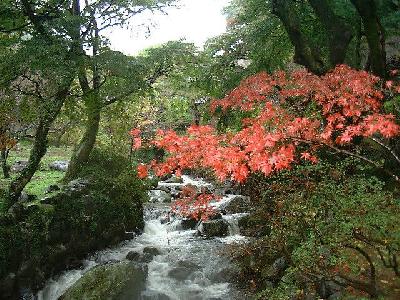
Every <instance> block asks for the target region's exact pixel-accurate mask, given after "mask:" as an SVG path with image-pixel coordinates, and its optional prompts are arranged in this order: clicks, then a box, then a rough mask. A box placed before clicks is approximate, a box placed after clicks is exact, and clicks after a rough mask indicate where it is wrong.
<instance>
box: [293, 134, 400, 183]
mask: <svg viewBox="0 0 400 300" xmlns="http://www.w3.org/2000/svg"><path fill="white" fill-rule="evenodd" d="M288 139H291V140H294V141H298V142H303V143H306V144H311V145H321V146H326V147H328V148H330V149H332V150H334V151H335V152H336V153H343V154H346V155H348V156H352V157H355V158H358V159H361V160H363V161H365V162H367V163H369V164H371V165H373V166H375V167H376V168H378V169H382V170H383V171H384V172H385V173H386V174H388V175H389V176H391V177H392V178H393V179H394V180H395V181H396V182H398V183H400V177H399V176H397V175H396V174H394V173H392V172H391V171H389V170H387V169H385V168H384V167H383V166H382V165H381V164H379V163H377V162H376V161H373V160H371V159H369V158H366V157H365V156H362V155H360V154H357V153H354V152H350V151H347V150H345V149H340V148H337V147H335V146H333V145H330V144H328V143H325V142H316V141H311V140H307V139H302V138H296V137H290V138H288Z"/></svg>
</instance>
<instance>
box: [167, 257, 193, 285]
mask: <svg viewBox="0 0 400 300" xmlns="http://www.w3.org/2000/svg"><path fill="white" fill-rule="evenodd" d="M199 269H200V267H199V266H198V265H196V264H195V263H193V262H190V261H179V262H178V263H177V265H176V267H174V268H173V269H172V270H170V271H169V272H168V276H169V277H171V278H174V279H176V280H178V281H183V280H186V279H187V278H188V277H189V276H190V275H191V274H192V273H193V272H195V271H197V270H199Z"/></svg>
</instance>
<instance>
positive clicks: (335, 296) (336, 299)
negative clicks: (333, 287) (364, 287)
mask: <svg viewBox="0 0 400 300" xmlns="http://www.w3.org/2000/svg"><path fill="white" fill-rule="evenodd" d="M340 299H343V293H342V292H336V293H334V294H332V295H330V296H329V297H328V300H340Z"/></svg>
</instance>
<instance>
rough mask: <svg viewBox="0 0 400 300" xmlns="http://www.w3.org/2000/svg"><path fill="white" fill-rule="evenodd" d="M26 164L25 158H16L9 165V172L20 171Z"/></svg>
mask: <svg viewBox="0 0 400 300" xmlns="http://www.w3.org/2000/svg"><path fill="white" fill-rule="evenodd" d="M27 166H28V161H27V160H17V161H16V162H15V163H13V164H12V166H11V169H10V170H11V172H15V173H19V172H22V170H23V169H25V168H26V167H27Z"/></svg>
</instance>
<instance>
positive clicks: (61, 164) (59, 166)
mask: <svg viewBox="0 0 400 300" xmlns="http://www.w3.org/2000/svg"><path fill="white" fill-rule="evenodd" d="M68 165H69V161H68V160H56V161H53V162H51V163H49V169H50V170H53V171H61V172H66V171H67V169H68Z"/></svg>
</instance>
